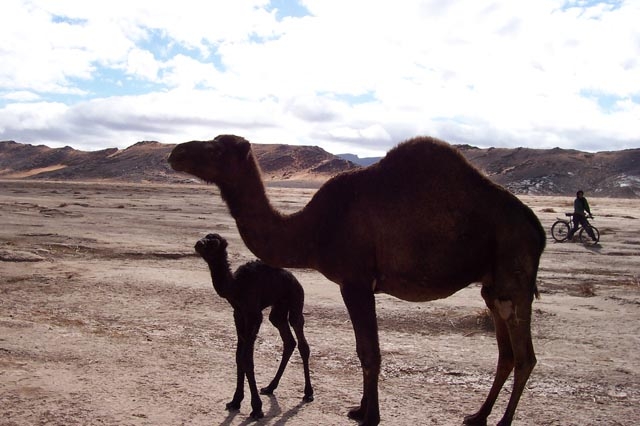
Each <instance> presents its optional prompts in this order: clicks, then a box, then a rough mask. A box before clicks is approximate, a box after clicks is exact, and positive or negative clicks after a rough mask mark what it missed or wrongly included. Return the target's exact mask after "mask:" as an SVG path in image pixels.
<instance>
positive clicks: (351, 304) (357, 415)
mask: <svg viewBox="0 0 640 426" xmlns="http://www.w3.org/2000/svg"><path fill="white" fill-rule="evenodd" d="M341 293H342V299H343V300H344V303H345V305H346V307H347V310H348V311H349V317H350V318H351V324H352V325H353V331H354V332H355V336H356V351H357V353H358V358H360V364H361V366H362V376H363V377H362V387H363V390H362V400H361V401H360V406H359V407H357V408H355V409H353V410H351V411H350V412H349V417H350V418H352V419H354V420H358V421H361V422H362V423H361V425H362V426H373V425H377V424H379V423H380V408H379V406H378V376H379V375H380V362H381V356H380V343H379V340H378V322H377V319H376V302H375V296H374V294H373V291H372V289H371V287H370V286H367V285H363V286H359V285H357V284H355V285H354V284H353V283H352V285H349V283H345V284H344V285H343V286H342V287H341Z"/></svg>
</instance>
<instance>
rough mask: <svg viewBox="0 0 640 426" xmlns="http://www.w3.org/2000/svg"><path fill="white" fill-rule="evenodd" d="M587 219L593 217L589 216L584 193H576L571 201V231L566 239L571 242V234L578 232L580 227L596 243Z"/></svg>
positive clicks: (589, 211)
mask: <svg viewBox="0 0 640 426" xmlns="http://www.w3.org/2000/svg"><path fill="white" fill-rule="evenodd" d="M587 217H593V215H592V214H591V208H589V202H588V201H587V199H586V197H585V196H584V191H582V190H580V191H578V192H577V193H576V199H575V200H574V201H573V229H571V230H570V231H569V235H567V239H568V240H571V238H572V237H573V234H574V233H575V232H576V231H577V230H578V228H579V227H580V225H582V227H583V228H584V229H585V230H586V231H587V233H588V234H589V236H590V237H591V239H592V240H593V241H596V236H595V235H594V234H593V231H592V230H591V226H590V225H589V221H588V220H587Z"/></svg>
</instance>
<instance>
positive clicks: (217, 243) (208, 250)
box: [195, 234, 227, 260]
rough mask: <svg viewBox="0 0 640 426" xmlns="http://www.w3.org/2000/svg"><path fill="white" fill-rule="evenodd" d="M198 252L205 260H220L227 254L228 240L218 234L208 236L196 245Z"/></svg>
mask: <svg viewBox="0 0 640 426" xmlns="http://www.w3.org/2000/svg"><path fill="white" fill-rule="evenodd" d="M195 249H196V252H197V253H198V254H199V255H200V256H201V257H202V258H203V259H205V260H207V259H215V258H219V257H220V256H222V255H225V254H226V249H227V240H225V239H224V238H223V237H221V236H220V235H218V234H208V235H207V236H206V237H204V238H201V239H200V240H198V242H197V243H196V245H195Z"/></svg>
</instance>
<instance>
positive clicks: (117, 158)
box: [0, 141, 640, 198]
mask: <svg viewBox="0 0 640 426" xmlns="http://www.w3.org/2000/svg"><path fill="white" fill-rule="evenodd" d="M174 146H175V145H169V144H162V143H159V142H153V141H145V142H138V143H136V144H134V145H132V146H130V147H128V148H126V149H117V148H109V149H104V150H100V151H79V150H75V149H73V148H70V147H64V148H49V147H47V146H44V145H30V144H22V143H17V142H14V141H5V142H0V179H47V180H77V181H83V180H109V181H125V182H156V183H182V182H196V181H197V180H195V179H193V178H192V177H191V176H188V175H185V174H181V173H177V172H174V171H173V170H172V169H171V168H170V167H169V165H168V164H167V161H166V159H167V157H168V155H169V153H170V152H171V150H172V149H173V147H174ZM252 148H253V152H254V154H255V156H256V158H257V159H258V163H259V164H260V167H261V169H262V172H263V177H264V179H265V180H266V181H268V182H271V183H273V184H278V183H283V182H289V183H290V184H293V183H295V182H307V183H309V184H312V185H318V184H319V183H321V182H323V181H324V180H326V179H328V178H330V177H331V176H334V175H336V174H337V173H340V172H343V171H346V170H353V169H356V168H359V167H365V166H367V165H369V164H372V163H374V162H376V161H378V160H379V158H365V159H360V158H358V157H357V156H355V155H352V154H343V155H340V156H337V155H333V154H330V153H328V152H326V151H324V150H323V149H321V148H319V147H314V146H297V145H264V144H253V145H252ZM456 148H458V149H459V150H460V151H461V152H462V154H463V155H464V156H465V157H466V158H467V159H468V160H469V161H470V162H471V163H472V164H473V165H475V166H476V167H477V168H478V169H479V170H480V171H482V172H483V173H484V174H485V175H486V176H488V177H489V178H490V179H491V180H493V181H494V182H496V183H498V184H500V185H502V186H504V187H506V188H508V189H509V190H510V191H511V192H513V193H516V194H532V195H567V196H573V194H575V192H576V191H577V190H578V189H583V190H584V191H585V192H586V193H587V194H588V195H591V196H594V197H598V196H599V197H624V198H638V197H640V149H629V150H623V151H606V152H596V153H589V152H582V151H576V150H566V149H560V148H554V149H530V148H515V149H508V148H488V149H481V148H476V147H472V146H469V145H458V146H456Z"/></svg>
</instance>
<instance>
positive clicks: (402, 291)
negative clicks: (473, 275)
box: [372, 276, 475, 302]
mask: <svg viewBox="0 0 640 426" xmlns="http://www.w3.org/2000/svg"><path fill="white" fill-rule="evenodd" d="M472 282H475V281H474V280H471V281H459V282H453V281H450V280H449V281H440V282H438V281H432V280H428V281H427V280H418V279H416V280H405V279H397V278H396V279H394V278H388V277H385V276H381V277H380V278H377V279H376V280H374V282H373V283H372V286H373V290H374V292H375V293H384V294H388V295H390V296H394V297H397V298H398V299H402V300H407V301H410V302H427V301H429V300H437V299H444V298H446V297H449V296H451V295H452V294H454V293H456V292H458V291H459V290H461V289H463V288H465V287H466V286H468V285H469V284H471V283H472Z"/></svg>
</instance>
